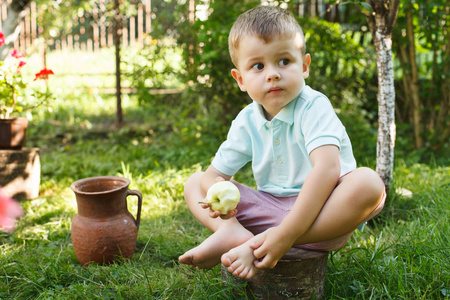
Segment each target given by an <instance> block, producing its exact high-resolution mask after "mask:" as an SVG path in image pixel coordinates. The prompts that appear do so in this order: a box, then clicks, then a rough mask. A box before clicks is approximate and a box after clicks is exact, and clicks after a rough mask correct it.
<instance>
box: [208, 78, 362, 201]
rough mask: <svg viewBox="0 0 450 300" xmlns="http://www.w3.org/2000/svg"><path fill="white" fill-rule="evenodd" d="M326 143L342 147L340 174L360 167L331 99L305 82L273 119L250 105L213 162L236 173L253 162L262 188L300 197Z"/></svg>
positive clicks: (233, 124)
mask: <svg viewBox="0 0 450 300" xmlns="http://www.w3.org/2000/svg"><path fill="white" fill-rule="evenodd" d="M323 145H336V146H337V147H338V148H339V154H340V163H341V175H344V174H346V173H348V172H350V171H352V170H354V169H355V168H356V161H355V158H354V157H353V151H352V147H351V143H350V139H349V137H348V135H347V132H346V131H345V127H344V126H343V125H342V123H341V121H340V120H339V118H338V117H337V115H336V113H335V112H334V110H333V107H332V106H331V103H330V101H329V100H328V98H327V97H326V96H325V95H323V94H321V93H319V92H317V91H315V90H313V89H311V88H310V87H309V86H304V88H303V89H302V91H301V92H300V94H299V96H297V98H295V99H294V100H293V101H291V102H290V103H289V104H288V105H286V106H285V107H284V108H283V109H282V110H281V111H280V112H279V113H278V114H277V115H276V116H275V117H274V118H273V119H272V121H267V119H266V118H265V117H264V113H263V108H262V106H261V105H259V104H258V103H256V102H253V103H251V104H249V105H248V106H246V107H245V108H244V109H243V110H242V111H241V112H240V113H239V114H238V116H237V117H236V119H235V120H234V121H233V122H232V124H231V127H230V130H229V132H228V136H227V140H226V141H225V142H223V143H222V145H221V146H220V147H219V150H218V151H217V153H216V156H215V157H214V159H213V161H212V165H213V166H214V167H215V168H216V169H217V170H219V171H220V172H222V173H224V174H226V175H230V176H233V175H234V174H236V173H237V171H239V169H241V168H242V167H243V166H244V165H245V164H247V163H248V162H249V161H252V168H253V174H254V177H255V181H256V184H257V188H258V190H261V191H264V192H267V193H270V194H272V195H274V196H277V197H287V196H295V195H297V194H298V193H299V192H300V190H301V188H302V186H303V183H304V182H305V179H306V176H307V175H308V174H309V172H310V171H311V169H312V163H311V158H310V157H309V154H310V153H311V151H312V150H314V149H315V148H317V147H320V146H323Z"/></svg>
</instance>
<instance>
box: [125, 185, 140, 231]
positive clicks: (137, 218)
mask: <svg viewBox="0 0 450 300" xmlns="http://www.w3.org/2000/svg"><path fill="white" fill-rule="evenodd" d="M129 195H134V196H137V197H138V211H137V216H136V220H135V223H136V227H137V228H139V224H140V223H141V209H142V194H141V192H139V191H137V190H128V191H127V197H128V196H129Z"/></svg>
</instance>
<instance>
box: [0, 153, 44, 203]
mask: <svg viewBox="0 0 450 300" xmlns="http://www.w3.org/2000/svg"><path fill="white" fill-rule="evenodd" d="M40 181H41V163H40V158H39V148H22V149H21V150H0V186H1V187H2V191H3V192H4V193H5V194H6V195H8V196H10V197H11V198H13V199H15V200H22V199H34V198H37V197H38V196H39V185H40Z"/></svg>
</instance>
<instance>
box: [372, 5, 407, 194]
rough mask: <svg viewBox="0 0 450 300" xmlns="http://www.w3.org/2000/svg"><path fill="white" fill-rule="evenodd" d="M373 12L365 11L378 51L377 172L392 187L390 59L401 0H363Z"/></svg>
mask: <svg viewBox="0 0 450 300" xmlns="http://www.w3.org/2000/svg"><path fill="white" fill-rule="evenodd" d="M366 1H367V2H366V3H368V4H369V5H370V6H371V8H372V9H373V12H370V13H369V14H367V15H366V16H367V20H368V22H369V26H370V28H371V31H372V35H373V38H374V42H375V49H376V52H377V69H378V137H377V173H378V175H380V177H381V178H382V179H383V182H384V184H385V185H386V190H387V191H389V190H390V188H391V181H392V174H393V169H394V146H395V135H396V128H395V88H394V63H393V61H392V37H391V33H392V28H393V26H394V24H395V21H396V19H397V14H398V7H399V4H400V0H366Z"/></svg>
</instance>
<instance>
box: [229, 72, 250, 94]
mask: <svg viewBox="0 0 450 300" xmlns="http://www.w3.org/2000/svg"><path fill="white" fill-rule="evenodd" d="M231 76H233V78H234V79H235V80H236V82H237V84H238V85H239V88H240V89H241V91H243V92H245V91H247V88H246V87H245V85H244V81H243V80H242V76H241V72H239V70H238V69H232V70H231Z"/></svg>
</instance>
